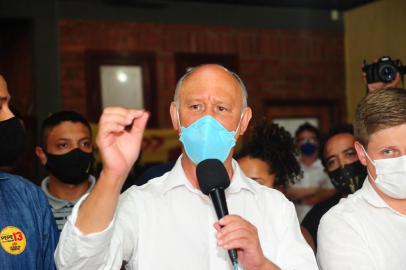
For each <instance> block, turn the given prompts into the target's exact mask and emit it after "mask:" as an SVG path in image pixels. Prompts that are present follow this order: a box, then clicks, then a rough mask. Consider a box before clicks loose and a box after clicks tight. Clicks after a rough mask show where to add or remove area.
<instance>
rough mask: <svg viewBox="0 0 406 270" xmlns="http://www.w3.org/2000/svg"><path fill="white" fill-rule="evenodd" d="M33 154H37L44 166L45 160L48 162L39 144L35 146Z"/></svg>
mask: <svg viewBox="0 0 406 270" xmlns="http://www.w3.org/2000/svg"><path fill="white" fill-rule="evenodd" d="M35 154H36V155H37V157H38V159H39V161H40V162H41V164H42V165H44V166H45V164H47V162H48V159H47V155H46V154H45V152H44V150H43V149H42V147H40V146H37V147H35Z"/></svg>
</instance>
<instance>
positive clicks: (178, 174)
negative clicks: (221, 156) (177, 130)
mask: <svg viewBox="0 0 406 270" xmlns="http://www.w3.org/2000/svg"><path fill="white" fill-rule="evenodd" d="M181 159H182V155H181V156H180V157H179V158H178V160H177V161H176V163H175V166H174V167H173V169H172V170H171V171H170V172H169V173H168V176H167V178H166V179H165V185H164V188H163V192H164V193H166V192H168V191H170V190H172V189H174V188H176V187H179V186H185V187H186V188H187V189H188V190H190V191H191V192H194V193H198V194H203V193H202V192H201V191H200V190H198V189H196V188H194V187H193V186H192V184H191V183H190V182H189V180H188V179H187V177H186V175H185V172H184V170H183V167H182V162H181ZM232 168H233V177H232V179H231V183H230V186H229V187H228V188H227V190H226V192H228V193H238V192H239V191H241V189H246V190H249V191H251V192H253V193H254V192H255V189H254V187H253V186H252V184H251V183H250V181H249V178H247V177H246V176H245V175H244V174H243V173H242V171H241V169H240V166H239V165H238V163H237V161H235V160H234V159H233V160H232Z"/></svg>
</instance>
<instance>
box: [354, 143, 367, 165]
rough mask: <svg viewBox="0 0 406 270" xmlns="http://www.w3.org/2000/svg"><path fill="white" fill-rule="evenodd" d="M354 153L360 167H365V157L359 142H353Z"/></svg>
mask: <svg viewBox="0 0 406 270" xmlns="http://www.w3.org/2000/svg"><path fill="white" fill-rule="evenodd" d="M354 147H355V151H357V156H358V159H359V161H360V162H361V163H362V165H364V166H367V157H366V155H365V152H364V150H363V149H362V148H363V147H362V145H361V144H360V143H359V142H354Z"/></svg>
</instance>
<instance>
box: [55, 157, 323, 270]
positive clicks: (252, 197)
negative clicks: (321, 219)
mask: <svg viewBox="0 0 406 270" xmlns="http://www.w3.org/2000/svg"><path fill="white" fill-rule="evenodd" d="M233 169H234V174H233V177H232V182H231V185H230V187H229V188H228V189H227V190H226V198H227V203H228V208H229V212H230V213H231V214H237V215H240V216H242V217H243V218H244V219H246V220H248V221H249V222H251V223H252V224H254V225H255V226H256V227H257V229H258V234H259V238H260V242H261V246H262V249H263V252H264V254H265V256H266V257H267V258H268V259H270V260H271V261H272V262H274V263H276V264H277V265H278V266H279V267H281V268H282V269H300V270H305V269H317V263H316V260H315V257H314V255H313V252H312V250H311V249H310V247H309V246H308V245H307V244H306V243H305V241H304V239H303V237H302V235H301V233H300V230H299V224H298V220H297V217H296V213H295V210H294V207H293V205H292V204H291V203H290V202H289V201H288V200H287V199H286V198H285V197H284V196H283V194H282V193H280V192H278V191H276V190H273V189H269V188H267V187H265V186H262V185H259V184H257V183H256V182H254V181H253V180H251V179H249V178H247V177H246V176H245V175H243V173H242V172H241V170H240V168H239V166H238V164H237V162H235V161H234V160H233ZM107 192H108V191H107ZM82 201H83V199H82ZM82 201H81V202H79V203H77V204H76V206H75V207H74V210H73V212H72V216H70V217H69V218H68V222H67V223H66V225H65V227H64V229H63V231H62V234H61V237H60V241H59V244H58V247H57V250H56V251H55V259H56V263H57V267H58V269H69V270H72V269H86V270H90V269H106V270H107V269H108V270H111V269H120V266H121V264H122V261H123V260H125V261H126V262H128V264H127V269H137V270H161V269H162V270H182V269H184V270H191V269H193V270H207V269H211V270H221V269H232V266H231V263H230V259H229V257H228V253H227V252H226V250H224V249H222V248H220V247H218V246H217V242H216V237H215V235H216V230H215V229H214V227H213V224H214V223H215V221H216V220H217V218H216V214H215V211H214V208H213V206H212V202H211V201H210V199H209V197H208V196H206V195H204V194H203V193H202V192H201V191H200V190H197V189H195V188H193V186H192V185H191V184H190V182H189V181H188V180H187V179H186V176H185V174H184V171H183V169H182V165H181V162H180V159H178V161H177V163H176V165H175V167H174V168H173V169H172V170H171V171H170V172H168V173H166V174H164V175H163V176H161V177H158V178H155V179H153V180H151V181H149V182H148V183H147V184H145V185H143V186H141V187H137V186H133V187H131V188H130V189H128V191H126V192H125V193H124V194H122V195H121V197H120V201H119V205H118V208H117V210H116V215H115V217H114V219H113V220H112V222H111V223H110V225H109V226H108V228H106V229H105V230H104V231H102V232H99V233H95V234H89V235H84V234H82V233H81V232H80V231H79V230H78V228H76V227H75V225H74V224H75V221H76V218H77V213H78V207H79V205H80V204H81V203H82ZM239 269H243V268H242V266H240V268H239Z"/></svg>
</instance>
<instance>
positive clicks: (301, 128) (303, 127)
mask: <svg viewBox="0 0 406 270" xmlns="http://www.w3.org/2000/svg"><path fill="white" fill-rule="evenodd" d="M303 131H310V132H313V133H314V134H315V135H316V139H317V140H318V141H320V131H319V129H318V128H316V127H315V126H313V125H312V124H310V123H308V122H306V123H304V124H302V125H300V126H299V127H298V128H297V130H296V132H295V138H296V139H297V138H298V137H299V135H300V133H302V132H303Z"/></svg>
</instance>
